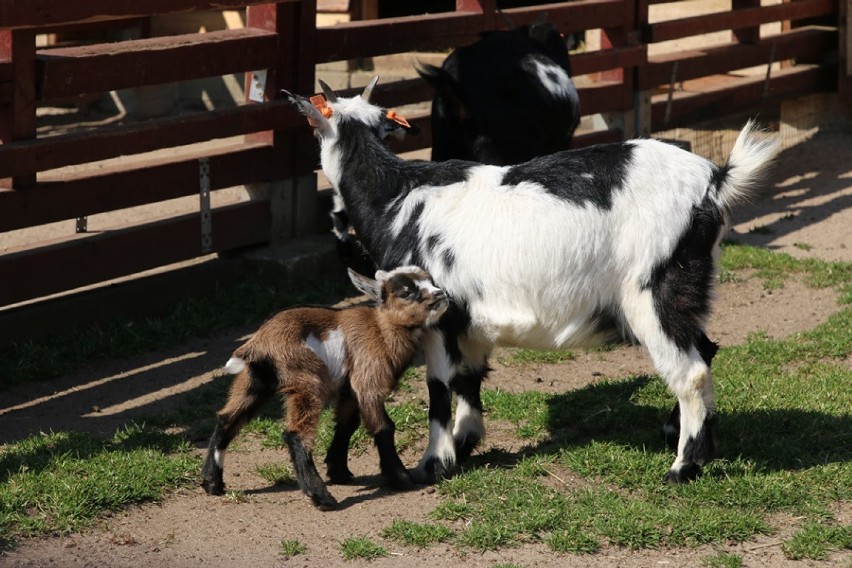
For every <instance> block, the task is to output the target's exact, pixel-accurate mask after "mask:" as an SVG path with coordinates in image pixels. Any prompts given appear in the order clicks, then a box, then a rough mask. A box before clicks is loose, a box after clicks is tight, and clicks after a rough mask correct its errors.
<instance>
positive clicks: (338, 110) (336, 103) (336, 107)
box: [281, 77, 416, 140]
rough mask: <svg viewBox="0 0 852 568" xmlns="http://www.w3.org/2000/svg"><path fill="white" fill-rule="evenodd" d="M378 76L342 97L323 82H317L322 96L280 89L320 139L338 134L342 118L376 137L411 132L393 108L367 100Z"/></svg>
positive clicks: (396, 135) (413, 129)
mask: <svg viewBox="0 0 852 568" xmlns="http://www.w3.org/2000/svg"><path fill="white" fill-rule="evenodd" d="M378 81H379V78H378V77H374V78H373V80H372V81H370V83H369V84H368V85H367V86H366V87H365V88H364V91H363V92H362V93H361V94H360V95H356V96H354V97H341V96H338V94H337V93H336V92H335V91H334V89H332V88H331V87H329V86H328V85H327V84H326V83H325V82H323V81H320V82H319V83H320V86H321V87H322V90H323V95H324V96H323V95H317V96H315V97H311V98H310V99H308V98H305V97H302V96H299V95H294V94H292V93H290V92H289V91H285V90H282V91H281V92H282V93H283V94H284V96H285V97H287V99H288V100H289V101H290V103H291V104H292V105H293V106H294V107H296V110H298V111H299V112H300V113H302V114H303V115H305V117H307V119H308V124H310V125H311V126H312V127H313V128H314V133H315V134H316V135H317V136H318V137H319V138H320V140H326V139H330V138H334V137H336V136H337V128H338V125H339V124H340V123H341V122H343V121H357V122H360V123H362V124H363V125H365V126H366V127H367V128H368V129H370V130H372V131H373V132H375V134H376V136H378V137H379V138H386V137H388V136H395V137H397V138H402V137H403V136H404V135H405V133H406V132H410V131H413V132H414V133H416V128H415V127H412V126H411V125H410V124H408V122H407V121H406V120H405V118H403V117H402V116H400V115H398V114H396V112H395V111H393V110H387V109H383V108H382V107H379V106H376V105H373V104H371V103H370V95H371V94H372V92H373V88H374V87H375V86H376V83H378Z"/></svg>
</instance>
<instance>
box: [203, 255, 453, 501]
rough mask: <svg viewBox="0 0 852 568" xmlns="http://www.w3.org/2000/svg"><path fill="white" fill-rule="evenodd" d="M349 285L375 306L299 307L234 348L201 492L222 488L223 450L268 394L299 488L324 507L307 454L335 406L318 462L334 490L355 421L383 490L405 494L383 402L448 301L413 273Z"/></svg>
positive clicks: (406, 270)
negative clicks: (280, 401) (275, 400)
mask: <svg viewBox="0 0 852 568" xmlns="http://www.w3.org/2000/svg"><path fill="white" fill-rule="evenodd" d="M349 276H350V278H351V279H352V282H353V283H354V284H355V286H356V287H357V288H358V289H359V290H361V291H362V292H364V293H366V294H368V295H369V296H370V297H371V299H373V300H374V301H375V302H376V306H375V307H368V306H355V307H350V308H345V309H335V308H330V307H316V306H305V307H297V308H291V309H288V310H284V311H282V312H279V313H278V314H277V315H275V316H273V317H272V318H270V319H269V320H268V321H267V322H266V323H264V324H263V325H262V326H261V327H260V329H258V331H257V332H256V333H255V334H254V335H253V336H252V337H251V338H250V339H249V340H248V341H247V342H246V343H245V344H244V345H243V346H241V347H240V348H238V349H237V350H236V351H234V354H233V357H231V359H229V360H228V362H227V364H226V365H225V370H226V371H228V372H229V373H231V374H234V375H236V378H235V379H234V382H233V384H232V385H231V392H230V395H229V397H228V401H227V403H226V404H225V406H224V407H223V408H222V409H221V410H219V412H218V413H217V418H218V420H217V423H216V429H215V430H214V432H213V435H212V437H211V438H210V445H209V448H208V451H207V459H206V461H205V462H204V467H203V469H202V485H203V487H204V489H205V490H206V491H207V493H210V494H213V495H221V494H222V493H223V491H224V481H223V473H224V461H225V450H226V449H227V447H228V445H229V444H230V443H231V441H232V440H233V439H234V436H236V435H237V433H238V432H239V431H240V429H241V428H242V427H243V425H245V423H246V422H248V420H250V419H251V418H252V416H253V415H254V414H256V413H257V411H258V410H259V409H260V407H261V406H263V404H264V403H266V402H267V401H268V400H269V399H270V398H272V397H273V396H274V395H275V394H278V395H280V396H282V397H283V398H284V401H285V403H286V420H287V424H286V430H285V432H284V441H285V442H286V443H287V447H288V449H289V451H290V458H291V460H292V463H293V469H294V470H295V472H296V478H297V479H298V482H299V486H300V487H301V488H302V490H303V491H304V492H305V494H307V495H308V497H310V498H311V500H312V501H313V503H314V505H316V506H317V507H318V508H320V509H322V510H328V509H333V508H334V507H335V506H336V505H337V501H336V500H335V499H334V497H333V496H332V495H331V493H329V491H328V488H327V487H326V485H325V483H324V482H323V480H322V478H320V476H319V474H318V473H317V469H316V466H315V465H314V461H313V455H312V452H311V448H312V445H313V440H314V435H315V433H316V429H317V424H318V421H319V417H320V412H321V411H322V410H323V408H324V407H325V406H326V405H327V404H329V403H333V404H334V407H335V419H336V422H335V429H334V438H333V439H332V442H331V446H330V447H329V449H328V454H327V457H326V460H325V461H326V464H327V466H328V476H329V479H330V480H331V481H332V482H333V483H347V482H349V481H351V479H352V473H351V472H350V471H349V468H348V466H347V454H348V451H349V440H350V438H351V437H352V434H353V433H354V432H355V430H356V429H357V428H358V425H359V423H360V420H361V418H363V420H364V427H365V428H366V430H367V432H368V433H369V434H370V435H372V436H373V439H374V440H375V443H376V447H377V448H378V451H379V464H380V468H381V472H382V475H383V476H384V478H385V480H386V481H387V483H388V484H389V485H390V486H391V487H393V488H396V489H409V488H411V487H413V483H412V481H411V477H410V476H409V473H408V470H406V468H405V466H403V464H402V462H401V461H400V459H399V456H398V455H397V453H396V448H395V446H394V424H393V421H392V420H391V419H390V417H389V416H388V414H387V411H386V410H385V405H384V403H385V399H386V398H387V396H388V395H389V394H390V393H391V392H392V391H393V390H394V389H395V388H396V386H397V382H398V381H399V377H400V375H401V374H402V373H403V371H405V369H406V368H407V367H408V366H409V365H410V363H411V360H412V358H413V357H414V355H415V353H416V351H417V349H418V347H419V341H420V339H421V336H422V334H423V332H424V330H426V329H427V328H429V327H431V326H433V325H435V323H436V322H437V321H438V319H439V318H440V317H441V315H443V313H444V311H445V310H446V309H447V306H448V304H449V302H448V300H447V296H446V295H445V294H444V292H443V291H442V290H440V289H438V288H436V287H435V286H434V284H433V283H432V280H431V278H430V277H429V275H428V274H427V273H426V272H424V271H423V270H421V269H419V268H417V267H414V266H405V267H401V268H396V269H394V270H392V271H390V272H384V271H378V272H377V273H376V279H375V280H371V279H369V278H366V277H364V276H361V275H360V274H357V273H355V272H354V271H352V270H350V271H349Z"/></svg>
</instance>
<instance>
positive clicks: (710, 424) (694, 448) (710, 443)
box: [683, 414, 716, 465]
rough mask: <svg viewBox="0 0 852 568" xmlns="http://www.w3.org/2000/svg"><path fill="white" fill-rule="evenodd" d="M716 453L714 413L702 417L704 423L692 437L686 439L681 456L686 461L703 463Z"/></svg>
mask: <svg viewBox="0 0 852 568" xmlns="http://www.w3.org/2000/svg"><path fill="white" fill-rule="evenodd" d="M715 455H716V415H715V414H711V415H710V416H708V417H707V418H705V419H704V424H702V425H701V429H700V430H699V431H698V434H696V435H695V436H694V437H693V436H690V437H689V438H688V439H687V440H686V445H685V446H684V449H683V458H684V459H685V460H686V461H687V462H688V463H694V464H698V465H704V464H706V463H708V462H709V461H711V460H712V459H713V457H714V456H715Z"/></svg>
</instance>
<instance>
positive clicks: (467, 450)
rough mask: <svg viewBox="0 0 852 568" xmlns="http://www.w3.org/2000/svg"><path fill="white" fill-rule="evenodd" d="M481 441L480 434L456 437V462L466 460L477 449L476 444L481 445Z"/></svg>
mask: <svg viewBox="0 0 852 568" xmlns="http://www.w3.org/2000/svg"><path fill="white" fill-rule="evenodd" d="M479 441H480V439H479V437H478V436H472V435H468V436H465V437H464V438H456V439H455V447H456V462H457V463H463V462H465V461H466V460H467V459H468V458H469V457H470V455H471V454H472V453H473V450H475V449H476V446H478V445H479Z"/></svg>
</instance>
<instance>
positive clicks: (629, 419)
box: [464, 376, 852, 479]
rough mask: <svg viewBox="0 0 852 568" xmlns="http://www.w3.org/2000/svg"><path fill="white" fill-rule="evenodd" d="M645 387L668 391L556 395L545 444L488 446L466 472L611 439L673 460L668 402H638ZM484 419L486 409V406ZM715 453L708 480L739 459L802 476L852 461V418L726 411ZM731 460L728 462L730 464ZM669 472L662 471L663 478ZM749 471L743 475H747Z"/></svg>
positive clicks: (599, 388) (734, 472)
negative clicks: (666, 432) (666, 431)
mask: <svg viewBox="0 0 852 568" xmlns="http://www.w3.org/2000/svg"><path fill="white" fill-rule="evenodd" d="M646 388H650V389H653V388H665V387H663V386H662V385H661V383H660V379H659V378H656V377H649V376H639V377H634V378H631V379H627V380H620V381H614V382H605V383H599V384H595V385H590V386H587V387H584V388H581V389H578V390H575V391H571V392H567V393H564V394H558V395H553V396H551V397H550V398H549V399H548V401H547V412H548V420H547V429H548V431H549V432H550V435H549V436H548V437H547V438H546V439H545V440H543V441H541V442H539V443H538V444H535V445H534V446H528V447H525V448H522V449H520V450H519V451H517V452H507V451H505V450H501V449H491V450H489V451H486V452H484V453H481V454H475V455H474V456H472V457H471V458H470V460H469V461H468V463H467V464H465V467H464V469H473V468H478V467H483V466H486V465H488V466H492V467H494V466H497V467H506V468H508V467H512V466H514V465H516V464H517V463H518V462H520V461H521V460H523V459H524V458H526V457H529V456H533V455H544V454H551V453H553V452H555V451H558V450H560V449H571V448H578V447H582V446H585V445H588V444H590V443H593V442H611V443H615V444H619V445H621V446H624V447H626V448H628V449H632V450H636V451H639V452H648V453H657V454H660V455H665V456H666V459H667V460H668V459H669V458H671V459H674V453H673V452H671V451H670V450H669V448H668V446H667V445H666V443H665V440H664V437H663V434H662V425H663V423H664V422H665V421H666V419H667V418H668V416H669V414H670V412H671V406H670V405H673V404H674V399H673V398H671V403H668V402H667V403H666V406H664V407H663V406H654V405H651V404H650V403H642V402H637V398H638V399H640V400H641V391H643V389H646ZM485 410H486V420H487V419H488V418H487V410H488V409H487V407H486V409H485ZM717 448H718V450H717V455H716V460H717V461H714V462H711V464H710V466H712V464H714V463H715V464H719V463H721V464H722V465H721V466H720V467H721V468H722V470H721V471H720V470H719V469H715V468H712V467H705V475H713V473H708V472H713V471H715V472H716V475H719V476H727V477H732V476H734V477H735V476H738V475H739V474H740V470H741V468H740V466H738V465H736V464H733V463H731V462H734V461H736V460H740V459H742V460H745V461H747V462H749V463H751V464H753V466H754V468H753V469H751V471H750V474H753V473H754V472H755V471H757V472H764V473H771V472H776V471H798V470H804V469H808V468H811V467H814V466H818V465H825V464H828V463H844V462H848V461H852V416H850V415H844V416H833V415H830V414H826V413H821V412H814V411H808V410H797V409H789V408H783V409H760V410H752V409H748V410H742V411H740V410H734V411H726V410H722V411H721V412H719V414H718V422H717ZM725 462H727V463H725ZM664 473H665V471H662V470H661V471H660V472H659V476H660V478H661V479H662V476H663V474H664ZM743 473H744V472H743Z"/></svg>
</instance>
